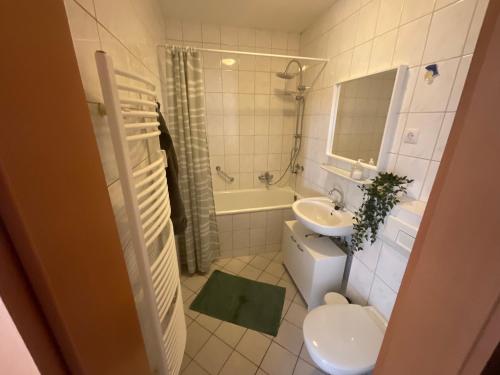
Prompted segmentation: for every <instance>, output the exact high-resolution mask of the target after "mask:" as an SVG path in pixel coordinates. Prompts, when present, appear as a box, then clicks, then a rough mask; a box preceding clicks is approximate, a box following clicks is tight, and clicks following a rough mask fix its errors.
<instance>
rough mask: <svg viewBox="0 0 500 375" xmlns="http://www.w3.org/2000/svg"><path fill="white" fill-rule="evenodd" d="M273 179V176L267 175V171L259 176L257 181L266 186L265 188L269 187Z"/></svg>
mask: <svg viewBox="0 0 500 375" xmlns="http://www.w3.org/2000/svg"><path fill="white" fill-rule="evenodd" d="M273 178H274V175H272V174H271V173H269V171H266V172H264V173H262V174H261V175H260V176H259V181H260V182H262V183H264V184H266V187H269V185H270V184H271V181H272V180H273Z"/></svg>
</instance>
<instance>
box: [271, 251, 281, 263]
mask: <svg viewBox="0 0 500 375" xmlns="http://www.w3.org/2000/svg"><path fill="white" fill-rule="evenodd" d="M273 262H276V263H283V252H282V251H278V253H277V254H276V256H275V257H274V258H273Z"/></svg>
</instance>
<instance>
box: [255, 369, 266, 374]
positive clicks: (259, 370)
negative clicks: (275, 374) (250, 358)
mask: <svg viewBox="0 0 500 375" xmlns="http://www.w3.org/2000/svg"><path fill="white" fill-rule="evenodd" d="M255 375H267V372H264V371H262V369H258V370H257V372H256V373H255Z"/></svg>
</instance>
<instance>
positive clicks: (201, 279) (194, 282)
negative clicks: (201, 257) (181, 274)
mask: <svg viewBox="0 0 500 375" xmlns="http://www.w3.org/2000/svg"><path fill="white" fill-rule="evenodd" d="M206 282H207V278H206V277H205V276H201V275H193V276H191V277H188V278H187V279H186V280H184V281H183V282H182V285H183V286H185V287H186V288H188V289H189V290H191V291H193V292H195V293H198V292H199V291H200V289H201V288H202V287H203V285H205V283H206Z"/></svg>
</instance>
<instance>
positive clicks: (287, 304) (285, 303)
mask: <svg viewBox="0 0 500 375" xmlns="http://www.w3.org/2000/svg"><path fill="white" fill-rule="evenodd" d="M291 305H292V301H290V300H289V299H286V298H285V301H283V309H282V310H281V320H283V318H284V317H285V315H286V313H287V312H288V309H289V308H290V306H291Z"/></svg>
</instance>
